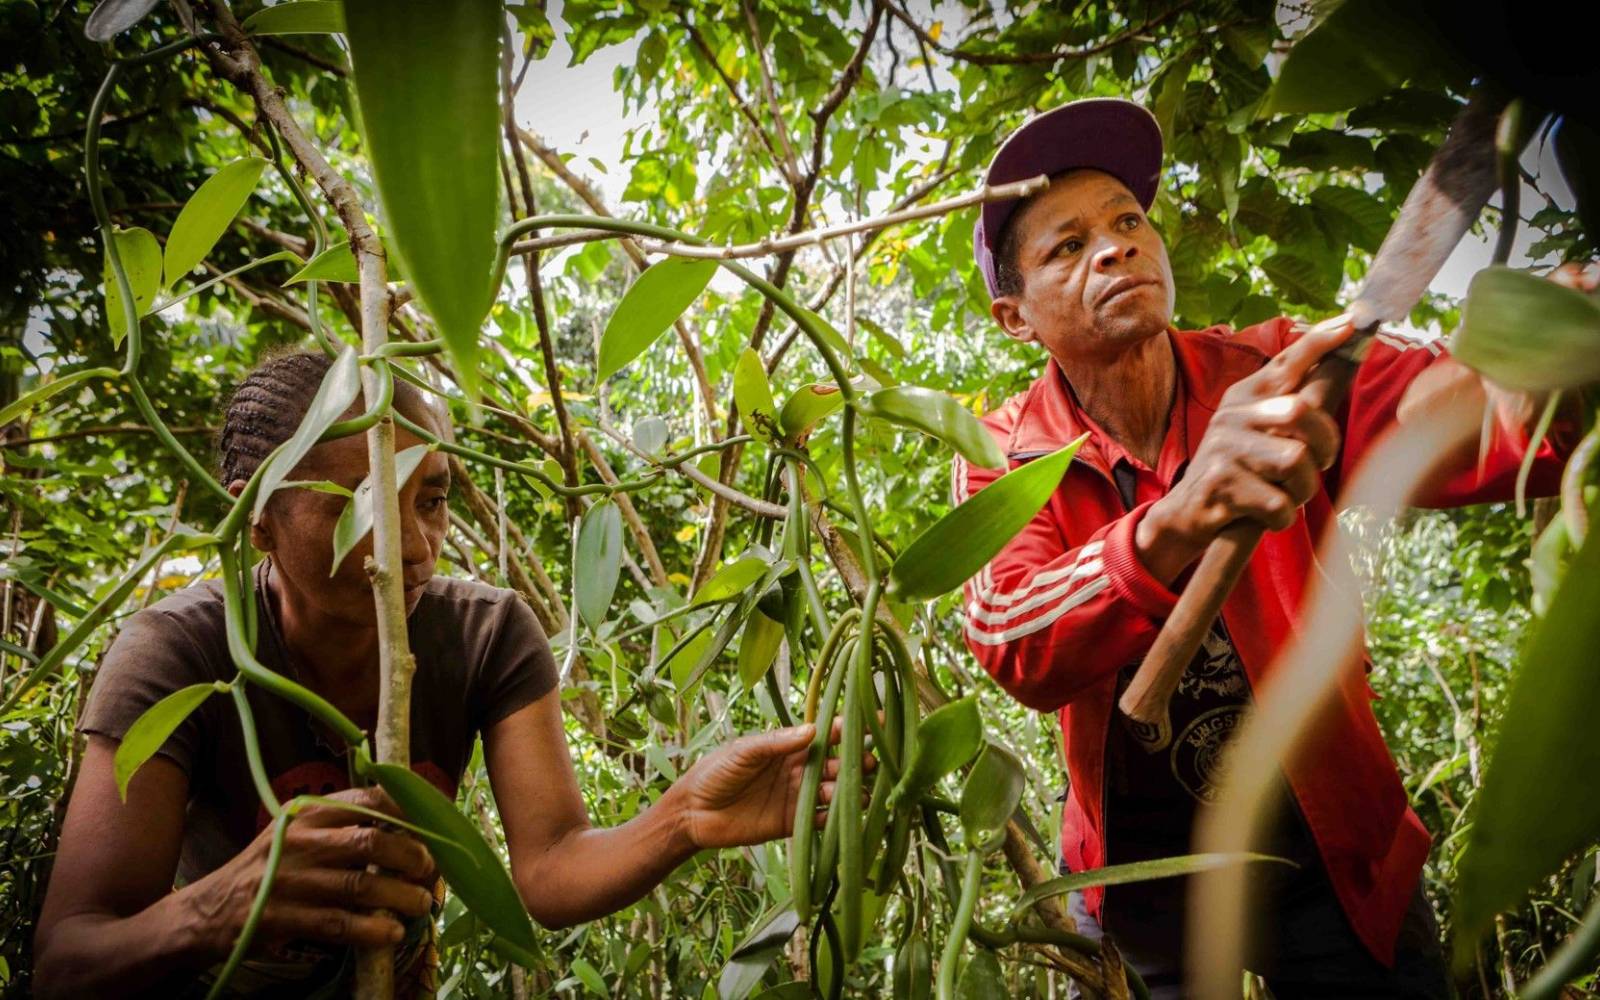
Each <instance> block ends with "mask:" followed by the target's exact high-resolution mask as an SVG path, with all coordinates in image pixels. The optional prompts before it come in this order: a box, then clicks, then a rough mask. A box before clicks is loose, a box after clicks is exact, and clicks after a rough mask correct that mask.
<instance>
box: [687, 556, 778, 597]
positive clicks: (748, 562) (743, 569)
mask: <svg viewBox="0 0 1600 1000" xmlns="http://www.w3.org/2000/svg"><path fill="white" fill-rule="evenodd" d="M766 569H767V561H766V560H765V559H763V558H761V557H760V556H744V557H742V558H740V559H736V560H735V561H733V562H731V563H728V564H727V565H726V566H723V567H722V568H721V569H719V570H717V571H716V572H715V573H713V574H712V575H711V579H709V580H707V581H706V582H705V583H704V584H702V585H701V587H700V589H699V590H697V591H695V592H694V600H693V602H691V603H694V604H710V603H711V602H713V601H725V600H727V599H728V598H730V597H734V596H736V595H738V594H741V593H743V592H744V591H745V590H746V589H748V588H749V587H750V585H751V584H753V583H755V582H756V581H757V580H759V579H761V575H762V574H763V573H765V572H766Z"/></svg>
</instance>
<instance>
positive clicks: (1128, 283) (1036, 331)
mask: <svg viewBox="0 0 1600 1000" xmlns="http://www.w3.org/2000/svg"><path fill="white" fill-rule="evenodd" d="M1011 224H1012V225H1013V226H1015V227H1019V228H1018V229H1017V231H1016V233H1015V234H1014V236H1015V238H1016V242H1017V259H1016V263H1017V269H1018V271H1019V272H1020V273H1021V275H1022V289H1021V291H1019V292H1017V293H1016V294H1014V295H1002V296H1000V297H999V298H997V299H995V300H994V303H993V304H992V305H991V306H990V312H991V314H992V315H993V316H994V318H995V320H996V321H997V322H998V323H999V324H1000V325H1001V326H1002V327H1003V328H1004V329H1005V331H1006V333H1008V334H1010V335H1011V336H1013V337H1015V338H1017V339H1018V340H1021V341H1024V342H1027V343H1038V344H1042V345H1043V346H1044V348H1045V349H1046V350H1048V351H1049V352H1050V354H1051V355H1052V356H1053V357H1056V358H1062V359H1066V358H1092V357H1105V356H1108V355H1113V354H1116V353H1120V352H1121V351H1122V350H1124V349H1126V348H1127V347H1128V346H1130V345H1132V344H1135V343H1138V342H1139V341H1142V340H1145V339H1147V338H1149V337H1152V336H1155V335H1156V334H1159V333H1161V332H1163V331H1164V330H1166V328H1167V325H1168V323H1170V322H1171V320H1172V294H1173V289H1172V266H1171V264H1169V263H1168V261H1167V248H1166V246H1165V245H1164V244H1163V243H1162V242H1161V237H1160V236H1159V235H1158V234H1157V233H1156V231H1155V229H1154V228H1152V227H1151V225H1150V220H1149V219H1147V218H1146V217H1145V214H1144V209H1142V208H1140V207H1139V201H1138V199H1137V198H1135V197H1134V196H1133V194H1132V193H1131V192H1130V191H1129V190H1128V189H1127V187H1125V186H1124V185H1123V183H1122V182H1121V181H1119V180H1117V179H1116V178H1115V177H1112V176H1111V175H1110V174H1106V173H1102V172H1100V171H1098V170H1074V171H1072V172H1071V173H1068V174H1064V175H1062V176H1060V177H1058V178H1056V179H1055V180H1054V181H1052V182H1051V184H1050V187H1049V188H1048V189H1047V190H1046V191H1045V192H1044V193H1042V194H1040V195H1038V196H1036V197H1035V199H1034V200H1033V201H1032V202H1030V203H1029V204H1028V205H1026V206H1025V207H1024V208H1023V210H1022V211H1021V212H1020V213H1018V215H1017V216H1015V217H1014V218H1013V221H1012V223H1011Z"/></svg>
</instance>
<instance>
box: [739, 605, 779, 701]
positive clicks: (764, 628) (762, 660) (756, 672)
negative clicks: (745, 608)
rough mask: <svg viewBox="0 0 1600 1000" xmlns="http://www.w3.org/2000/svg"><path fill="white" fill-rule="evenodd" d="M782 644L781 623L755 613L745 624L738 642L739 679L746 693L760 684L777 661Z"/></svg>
mask: <svg viewBox="0 0 1600 1000" xmlns="http://www.w3.org/2000/svg"><path fill="white" fill-rule="evenodd" d="M782 643H783V623H782V622H778V621H773V620H772V619H771V618H768V617H767V616H766V615H764V614H762V613H761V612H759V611H757V612H754V613H753V614H751V615H750V620H749V621H747V622H745V626H744V636H743V638H741V639H740V640H739V679H740V680H741V681H743V682H744V689H745V690H746V691H749V690H752V689H753V688H754V687H755V686H756V685H757V684H759V683H761V678H763V677H765V676H766V674H767V671H768V670H769V669H771V668H772V661H773V660H775V659H777V656H778V646H779V645H781V644H782Z"/></svg>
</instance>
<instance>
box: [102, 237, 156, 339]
mask: <svg viewBox="0 0 1600 1000" xmlns="http://www.w3.org/2000/svg"><path fill="white" fill-rule="evenodd" d="M112 239H114V240H116V241H117V258H118V259H119V260H120V261H121V262H122V270H123V272H124V273H125V274H127V276H128V285H129V286H130V287H131V288H132V289H133V306H134V311H135V312H136V313H137V314H138V315H140V316H143V315H144V314H145V313H146V312H148V311H149V309H150V303H152V302H154V301H155V300H156V293H157V292H159V291H160V290H161V244H159V243H157V242H156V238H155V236H153V235H152V234H151V233H150V231H149V230H148V229H141V228H139V227H138V226H134V227H133V228H132V229H118V230H116V231H115V232H114V233H113V234H112ZM105 282H106V322H107V323H108V324H109V325H110V327H111V343H112V346H115V347H120V346H122V338H123V337H125V336H127V335H128V324H127V321H126V319H125V317H124V316H123V305H122V288H121V287H120V286H119V285H118V284H117V278H116V275H114V274H112V273H111V259H110V257H107V258H106V265H105Z"/></svg>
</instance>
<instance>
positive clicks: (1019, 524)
mask: <svg viewBox="0 0 1600 1000" xmlns="http://www.w3.org/2000/svg"><path fill="white" fill-rule="evenodd" d="M1086 437H1088V435H1087V434H1086V435H1084V437H1080V438H1078V439H1077V440H1076V441H1074V442H1072V443H1071V444H1069V445H1067V446H1066V447H1065V448H1062V449H1061V450H1060V451H1058V452H1056V453H1055V454H1053V455H1046V456H1045V457H1043V458H1036V459H1034V460H1033V461H1031V462H1029V463H1028V464H1026V465H1024V466H1022V467H1021V468H1018V469H1012V470H1011V471H1010V472H1008V473H1006V474H1005V475H1003V476H1001V477H1000V478H999V479H996V480H995V481H994V482H992V483H990V484H989V485H988V486H985V487H984V488H983V489H981V490H979V491H978V492H977V493H976V494H975V495H973V496H972V497H970V498H969V499H968V500H967V501H966V502H965V503H963V504H962V505H961V506H959V507H957V508H956V509H954V510H952V511H951V512H950V513H948V514H946V515H945V516H944V517H941V518H940V519H939V520H938V521H936V522H935V523H934V524H933V526H932V527H930V528H929V529H928V530H927V531H924V532H923V533H922V534H921V535H918V536H917V538H916V540H915V541H913V542H912V543H911V544H910V545H908V546H906V550H905V551H904V552H902V553H901V554H900V557H899V558H898V559H896V560H895V561H894V565H893V566H892V567H890V569H889V592H890V593H891V594H893V595H894V597H895V598H896V599H897V600H902V601H912V600H932V599H933V598H935V597H938V596H940V595H941V594H944V593H947V592H949V591H951V590H954V589H955V588H957V587H959V586H961V585H962V584H963V583H966V582H967V581H968V580H969V579H971V578H972V576H973V574H975V573H977V572H978V571H979V570H981V569H983V566H984V564H985V563H987V562H988V561H989V560H990V559H993V558H994V556H995V554H996V553H998V552H999V551H1000V550H1001V549H1003V548H1005V545H1006V543H1007V542H1009V541H1011V539H1012V538H1013V537H1015V536H1016V534H1017V532H1019V531H1021V530H1022V529H1023V528H1024V527H1025V526H1026V525H1027V523H1028V522H1029V521H1030V520H1032V519H1033V515H1035V514H1037V513H1038V512H1039V509H1040V508H1041V507H1043V506H1044V505H1045V504H1046V503H1047V502H1048V501H1049V499H1050V494H1052V493H1054V492H1055V490H1056V487H1057V486H1058V485H1060V483H1061V477H1062V476H1063V475H1065V474H1066V471H1067V466H1068V464H1070V463H1071V462H1072V456H1073V455H1075V454H1077V451H1078V447H1079V446H1080V445H1082V444H1083V442H1084V438H1086Z"/></svg>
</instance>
